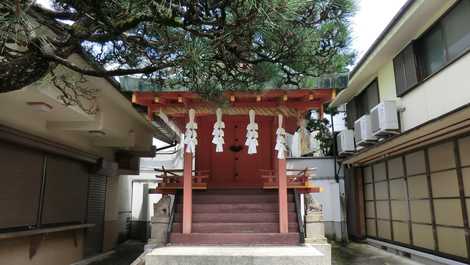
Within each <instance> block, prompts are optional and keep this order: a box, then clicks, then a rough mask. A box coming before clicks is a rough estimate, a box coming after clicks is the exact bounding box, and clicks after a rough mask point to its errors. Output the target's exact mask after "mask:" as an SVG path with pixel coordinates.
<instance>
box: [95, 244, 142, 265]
mask: <svg viewBox="0 0 470 265" xmlns="http://www.w3.org/2000/svg"><path fill="white" fill-rule="evenodd" d="M142 252H144V243H141V242H137V241H126V242H125V243H123V244H121V245H119V246H118V247H116V251H115V252H114V253H113V254H111V255H110V256H108V257H106V258H104V259H102V260H99V261H95V262H92V263H90V264H89V265H129V264H131V263H132V262H133V261H134V260H135V259H137V257H139V256H140V254H142Z"/></svg>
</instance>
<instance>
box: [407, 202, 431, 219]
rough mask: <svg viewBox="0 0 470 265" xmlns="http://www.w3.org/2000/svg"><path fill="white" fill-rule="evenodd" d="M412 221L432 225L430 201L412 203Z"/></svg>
mask: <svg viewBox="0 0 470 265" xmlns="http://www.w3.org/2000/svg"><path fill="white" fill-rule="evenodd" d="M410 206H411V221H413V222H418V223H431V204H430V202H429V201H428V200H420V201H411V202H410Z"/></svg>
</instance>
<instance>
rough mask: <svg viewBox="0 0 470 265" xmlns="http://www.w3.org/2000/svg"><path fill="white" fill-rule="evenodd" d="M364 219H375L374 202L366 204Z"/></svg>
mask: <svg viewBox="0 0 470 265" xmlns="http://www.w3.org/2000/svg"><path fill="white" fill-rule="evenodd" d="M366 217H370V218H374V217H375V205H374V202H366Z"/></svg>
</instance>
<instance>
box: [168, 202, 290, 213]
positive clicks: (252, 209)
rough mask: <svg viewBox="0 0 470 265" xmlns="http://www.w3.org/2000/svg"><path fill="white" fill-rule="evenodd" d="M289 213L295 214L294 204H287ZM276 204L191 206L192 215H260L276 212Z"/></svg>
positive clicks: (179, 208) (178, 206)
mask: <svg viewBox="0 0 470 265" xmlns="http://www.w3.org/2000/svg"><path fill="white" fill-rule="evenodd" d="M288 209H289V211H290V212H295V203H293V202H291V203H289V204H288ZM176 211H177V212H182V211H183V204H178V205H177V208H176ZM277 211H279V204H277V203H197V204H193V213H261V212H277Z"/></svg>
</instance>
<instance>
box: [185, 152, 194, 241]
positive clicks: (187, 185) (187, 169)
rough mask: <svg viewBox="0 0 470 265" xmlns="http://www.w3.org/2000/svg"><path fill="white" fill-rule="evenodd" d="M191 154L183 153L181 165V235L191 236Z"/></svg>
mask: <svg viewBox="0 0 470 265" xmlns="http://www.w3.org/2000/svg"><path fill="white" fill-rule="evenodd" d="M192 185H193V154H192V153H187V152H184V165H183V234H191V225H192V218H193V209H192V208H193V188H192Z"/></svg>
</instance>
